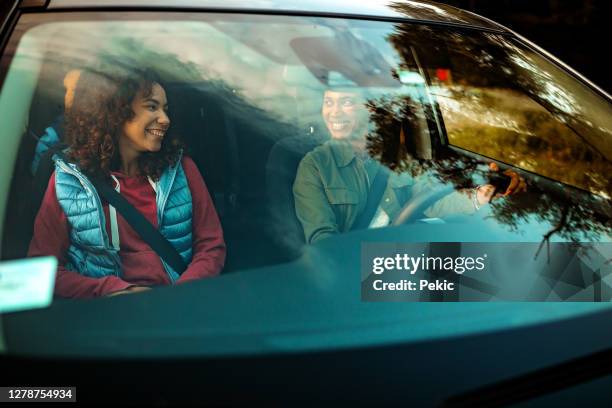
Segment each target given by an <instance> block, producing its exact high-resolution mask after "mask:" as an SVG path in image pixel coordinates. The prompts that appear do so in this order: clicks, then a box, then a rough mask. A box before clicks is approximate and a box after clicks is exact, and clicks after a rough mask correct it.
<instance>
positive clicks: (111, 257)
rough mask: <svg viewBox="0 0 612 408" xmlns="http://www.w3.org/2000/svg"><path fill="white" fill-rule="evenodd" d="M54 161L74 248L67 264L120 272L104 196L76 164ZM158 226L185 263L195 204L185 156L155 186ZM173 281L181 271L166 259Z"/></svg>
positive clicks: (92, 273) (99, 273) (83, 270)
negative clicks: (186, 174)
mask: <svg viewBox="0 0 612 408" xmlns="http://www.w3.org/2000/svg"><path fill="white" fill-rule="evenodd" d="M53 160H54V161H55V193H56V196H57V200H58V202H59V204H60V206H61V207H62V209H63V210H64V213H65V214H66V217H67V218H68V223H69V224H70V247H69V248H68V254H67V263H66V268H67V269H69V270H72V271H76V272H78V273H80V274H81V275H85V276H89V277H93V278H100V277H104V276H108V275H115V276H119V277H120V276H122V271H121V260H120V258H119V254H118V251H116V250H115V249H114V248H113V247H112V246H111V245H110V242H109V241H110V240H109V238H108V234H107V232H106V220H105V217H104V211H103V209H102V203H101V201H100V197H99V196H98V193H97V192H96V190H95V188H94V186H93V184H91V182H90V181H89V180H88V179H87V177H86V176H85V175H84V174H83V173H81V171H80V170H79V168H78V167H77V165H75V164H74V163H68V162H65V161H64V160H62V159H61V158H60V157H59V156H58V155H55V156H53ZM157 190H158V191H157V223H158V224H157V225H158V229H159V231H160V232H161V234H162V235H163V236H164V237H165V238H166V239H167V240H168V241H169V242H170V243H171V244H172V245H173V246H174V247H175V248H176V250H177V251H178V252H179V254H181V257H182V258H183V261H185V264H187V265H189V264H190V263H191V257H192V245H191V244H192V233H191V222H192V210H193V208H192V203H191V192H190V191H189V185H188V184H187V177H186V176H185V172H184V171H183V166H182V165H181V160H180V158H179V161H178V163H177V164H176V165H175V166H173V167H168V168H167V169H166V170H165V171H164V172H163V173H162V175H161V178H160V180H159V183H158V189H157ZM162 263H163V265H164V268H165V269H166V272H167V273H168V275H169V276H170V280H171V282H172V283H174V282H175V281H176V280H177V279H178V278H179V274H178V273H177V272H176V271H174V270H173V269H172V268H171V267H170V265H168V264H166V262H164V260H163V259H162Z"/></svg>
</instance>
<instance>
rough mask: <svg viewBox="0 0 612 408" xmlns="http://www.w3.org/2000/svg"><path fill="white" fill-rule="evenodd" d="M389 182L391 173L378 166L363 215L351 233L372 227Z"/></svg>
mask: <svg viewBox="0 0 612 408" xmlns="http://www.w3.org/2000/svg"><path fill="white" fill-rule="evenodd" d="M388 180H389V172H388V171H385V169H383V166H381V165H378V166H377V167H376V175H375V176H374V181H373V182H372V184H371V185H370V190H369V191H368V200H367V201H366V205H365V208H364V209H363V211H362V212H361V214H359V215H358V216H357V219H356V220H355V222H354V223H353V225H352V226H351V231H354V230H360V229H364V228H367V227H368V225H370V223H371V222H372V218H374V214H376V210H377V209H378V205H379V204H380V201H381V199H382V197H383V194H384V193H385V189H386V188H387V181H388Z"/></svg>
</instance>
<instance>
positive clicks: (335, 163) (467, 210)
mask: <svg viewBox="0 0 612 408" xmlns="http://www.w3.org/2000/svg"><path fill="white" fill-rule="evenodd" d="M364 99H365V98H363V97H362V96H361V95H360V94H359V93H356V92H355V91H354V90H350V89H349V90H347V89H328V90H326V91H325V93H324V95H323V106H322V109H321V114H322V116H323V121H324V122H325V125H326V127H327V130H328V131H329V134H330V136H331V138H330V140H329V141H327V142H326V143H324V144H323V145H321V146H319V147H317V148H316V149H314V150H313V151H311V152H309V153H308V154H307V155H306V156H305V157H304V158H303V159H302V161H301V162H300V165H299V167H298V170H297V175H296V179H295V182H294V185H293V194H294V198H295V211H296V215H297V217H298V219H299V220H300V222H301V224H302V227H303V229H304V235H305V239H306V242H307V243H314V242H316V241H319V240H321V239H323V238H326V237H328V236H330V235H333V234H338V233H341V232H347V231H349V230H351V229H358V228H375V227H384V226H387V225H389V224H390V223H391V221H392V220H393V219H394V217H395V216H396V215H397V214H398V213H399V211H400V210H401V209H402V206H403V205H404V204H405V203H406V202H407V201H408V200H409V199H410V198H411V197H414V196H416V195H418V194H419V193H421V192H423V191H426V190H427V188H428V183H427V182H422V181H420V180H419V179H415V178H413V177H412V176H410V175H409V174H406V173H403V174H396V173H393V172H390V173H391V174H389V176H388V178H387V180H386V187H385V186H384V185H383V186H382V187H383V188H384V190H381V191H382V196H381V200H380V201H379V202H378V203H375V206H376V207H375V208H376V209H375V210H374V211H373V215H372V216H371V218H370V217H369V216H368V219H366V220H365V222H364V219H363V215H364V214H365V213H367V211H366V206H367V205H366V204H367V202H368V195H369V194H370V192H371V191H374V188H373V184H375V183H376V182H375V181H374V180H379V179H380V178H377V176H378V172H379V171H384V170H382V167H383V166H381V165H380V164H379V163H378V161H376V160H375V159H372V158H371V157H370V156H369V155H368V153H367V149H366V135H367V133H368V111H367V109H366V108H365V100H364ZM516 177H517V178H518V175H517V176H516ZM519 185H520V188H521V189H523V188H524V182H522V181H521V183H517V182H513V183H512V188H509V190H517V186H519ZM494 191H495V188H494V187H493V186H492V185H489V184H487V185H483V186H479V187H478V188H477V189H475V190H473V189H468V190H460V191H454V192H452V193H450V194H448V195H446V196H445V197H443V198H441V199H440V200H438V201H437V202H435V203H434V204H433V205H431V206H430V207H429V208H428V209H427V210H426V211H425V216H427V217H430V218H435V217H443V216H448V215H459V214H473V213H474V212H476V211H478V209H479V208H480V207H481V206H483V205H485V204H487V203H488V202H489V201H490V200H491V198H492V195H493V193H494ZM511 192H513V191H506V193H505V194H509V193H511ZM368 206H369V205H368ZM360 217H361V218H360ZM357 224H361V225H360V226H357ZM356 227H357V228H356Z"/></svg>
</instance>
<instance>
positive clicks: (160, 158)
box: [65, 68, 183, 180]
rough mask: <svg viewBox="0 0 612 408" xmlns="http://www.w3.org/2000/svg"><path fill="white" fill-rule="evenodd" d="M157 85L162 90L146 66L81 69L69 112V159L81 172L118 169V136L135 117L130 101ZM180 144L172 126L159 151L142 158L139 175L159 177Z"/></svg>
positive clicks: (175, 156) (106, 173)
mask: <svg viewBox="0 0 612 408" xmlns="http://www.w3.org/2000/svg"><path fill="white" fill-rule="evenodd" d="M154 84H159V85H160V86H162V88H163V84H162V82H161V80H160V78H159V76H158V75H157V74H156V73H155V72H154V71H152V70H148V69H143V70H136V69H118V68H115V69H114V70H113V71H112V72H111V71H109V70H105V71H94V70H85V71H83V73H82V74H81V77H80V78H79V81H78V83H77V86H76V89H75V93H74V102H73V104H72V106H71V107H70V109H68V110H67V111H66V115H65V132H66V137H67V140H68V141H69V143H70V149H69V152H68V157H69V158H70V159H72V160H74V161H75V162H76V163H77V164H78V165H79V167H80V169H81V170H82V171H83V172H85V173H86V174H87V175H90V176H94V177H102V178H107V177H110V172H111V171H113V170H117V169H118V168H119V166H120V164H121V160H120V152H119V137H120V135H121V132H122V128H123V125H124V124H125V123H126V122H128V121H130V120H131V119H133V118H134V115H135V113H134V111H133V110H132V106H131V104H132V102H133V100H134V98H135V97H136V96H137V94H138V93H139V92H141V93H142V95H143V96H144V97H147V96H149V95H151V93H152V92H153V85H154ZM182 148H183V144H182V142H181V141H180V139H179V138H178V136H177V135H175V134H174V132H172V131H171V129H169V130H168V132H167V133H166V136H165V137H164V139H163V141H162V145H161V149H160V150H159V151H158V152H145V153H142V154H141V155H140V156H139V158H138V168H139V170H140V174H141V175H144V176H149V177H151V178H152V179H154V180H159V178H160V176H161V174H162V173H163V171H164V170H165V169H166V168H167V167H168V166H173V165H175V164H176V162H177V160H178V157H179V153H180V151H181V149H182Z"/></svg>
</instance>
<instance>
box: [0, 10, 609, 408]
mask: <svg viewBox="0 0 612 408" xmlns="http://www.w3.org/2000/svg"><path fill="white" fill-rule="evenodd" d="M0 7H1V9H0V10H1V11H2V13H3V14H2V21H1V22H2V27H1V35H2V37H1V41H2V42H1V43H0V44H1V49H2V56H1V65H0V82H1V83H2V89H1V92H0V123H1V124H2V141H3V149H2V153H0V155H2V160H0V197H1V199H0V232H1V234H2V235H1V236H2V241H1V243H2V247H1V252H0V255H1V259H2V260H3V261H6V262H7V263H8V262H12V264H11V265H13V267H17V268H19V265H21V268H22V269H23V270H24V271H25V270H27V269H28V268H30V269H31V268H34V267H35V266H31V265H35V264H31V263H30V264H29V263H27V262H29V261H31V260H30V259H28V258H27V255H28V246H29V244H30V240H31V239H32V235H33V223H34V219H35V216H36V214H37V213H38V209H39V207H40V201H41V199H42V194H44V191H45V188H46V186H47V182H48V180H49V177H50V173H49V172H47V173H44V172H43V173H40V172H38V171H36V172H34V173H33V172H32V169H33V168H32V162H33V160H34V157H35V152H36V145H37V143H38V141H39V138H40V135H42V134H43V133H44V131H45V128H47V127H48V126H49V124H51V123H53V121H54V120H55V118H57V117H58V116H61V115H62V113H63V109H64V106H63V103H62V101H63V98H64V89H63V86H62V79H63V78H64V75H65V74H66V73H67V72H68V71H69V70H71V69H75V68H78V69H84V68H83V67H87V66H89V65H90V64H92V63H93V62H94V61H100V60H102V61H104V62H105V63H106V64H109V65H113V64H114V65H126V66H141V65H146V66H148V67H150V68H153V69H155V70H156V71H158V72H159V73H160V75H162V76H163V78H164V83H165V86H166V91H167V94H168V101H169V113H168V115H169V117H170V118H171V119H172V126H173V127H175V129H177V131H179V133H180V134H181V135H182V136H183V138H184V141H185V145H186V146H187V149H188V152H189V154H190V156H191V157H192V158H193V161H194V162H195V164H196V165H197V167H198V169H199V171H200V173H201V174H202V176H203V178H204V180H205V182H206V185H207V187H208V190H209V192H210V194H211V196H212V199H213V201H214V204H215V208H216V210H217V213H218V214H219V217H220V220H221V224H222V226H223V230H224V236H225V240H226V244H227V248H228V252H227V260H226V264H225V268H224V270H223V272H222V273H221V275H220V276H219V277H216V278H211V279H203V280H199V281H194V282H190V283H188V284H184V285H176V286H170V287H158V288H155V289H154V290H151V291H147V292H146V293H140V294H134V295H130V296H116V297H110V298H97V299H87V300H83V299H61V298H54V299H53V301H52V302H51V304H50V305H48V306H47V307H43V308H32V309H28V310H20V311H10V312H6V313H3V314H2V315H0V319H1V323H2V326H1V327H2V330H1V331H0V340H1V339H3V340H4V341H3V342H0V344H2V345H3V346H2V348H0V350H2V367H3V372H4V373H5V374H7V375H6V376H5V378H6V380H5V381H6V383H5V385H7V386H15V387H17V386H25V385H27V386H32V387H42V386H52V385H53V386H76V388H77V389H76V393H77V394H76V395H77V401H79V402H83V401H98V402H99V401H103V402H112V401H124V402H132V403H135V402H148V403H156V404H164V403H169V402H181V401H182V402H191V403H211V404H212V403H224V404H239V403H253V402H261V403H273V404H279V403H312V402H315V401H322V402H327V403H331V402H350V403H387V404H389V403H393V402H399V401H406V402H409V403H412V404H415V405H425V406H431V405H440V404H441V405H448V406H491V405H506V404H511V403H517V402H523V403H525V404H529V403H532V404H535V405H546V404H556V405H564V404H567V403H568V402H570V401H571V402H572V403H573V404H575V403H576V401H577V400H578V399H580V401H582V403H584V404H587V403H590V404H598V405H601V406H606V405H608V404H609V403H610V397H609V396H608V395H606V393H605V392H604V391H603V390H605V389H607V388H606V387H609V385H610V376H609V375H608V374H609V373H610V368H609V367H610V364H609V357H610V345H611V344H612V331H611V330H610V329H609V327H610V325H609V321H610V318H612V309H611V308H610V307H609V305H608V303H607V302H609V301H610V300H611V299H612V281H611V280H612V275H610V272H611V271H612V270H611V266H612V265H611V264H610V256H611V254H612V246H611V244H610V242H611V224H610V219H611V214H612V206H611V204H612V202H611V195H612V179H611V178H610V174H612V165H611V160H612V119H611V118H612V98H611V97H610V95H608V94H607V93H606V92H605V91H604V90H602V89H601V88H599V87H598V86H597V85H595V84H593V83H592V82H590V81H589V80H588V79H586V78H585V77H583V76H582V75H581V74H579V73H578V72H576V71H575V70H573V69H572V68H570V67H568V66H567V65H566V64H564V63H563V62H561V61H559V60H558V59H556V58H555V57H554V56H552V55H550V54H549V53H547V52H546V51H544V50H542V49H541V48H539V47H538V46H537V45H535V44H533V43H532V42H530V41H529V40H527V39H525V38H523V37H521V36H520V35H518V34H516V33H514V32H512V31H511V30H509V29H507V28H505V27H503V26H501V25H499V24H497V23H495V22H493V21H490V20H488V19H486V18H483V17H480V16H478V15H475V14H472V13H469V12H466V11H463V10H460V9H457V8H454V7H451V6H447V5H443V4H439V3H434V2H429V1H425V0H415V1H406V0H404V1H398V2H389V1H386V0H377V1H369V2H367V3H363V4H358V3H356V2H348V1H344V0H335V1H326V2H322V1H311V2H297V1H292V0H287V1H263V0H262V1H260V0H256V1H253V0H251V1H248V2H246V1H242V0H235V1H232V2H222V1H218V0H177V1H162V0H159V1H157V0H156V1H151V0H147V1H139V0H127V1H120V0H96V1H84V0H48V1H36V0H32V1H25V0H24V1H17V0H12V1H5V2H4V3H3V4H2V5H1V6H0ZM330 90H331V91H335V92H337V93H338V94H340V95H342V98H341V99H339V100H335V99H333V98H331V99H330V100H329V101H328V100H327V99H323V96H324V95H327V94H326V92H328V91H330ZM347 95H348V96H347ZM354 95H357V96H354ZM328 103H329V109H336V110H341V109H348V110H353V109H355V110H357V109H361V111H360V112H362V116H359V118H361V119H354V118H355V117H357V116H350V117H349V116H341V115H340V114H333V115H337V116H333V115H332V119H329V118H326V117H325V113H324V114H323V116H322V111H323V112H325V109H326V108H325V106H327V105H326V104H328ZM338 104H341V105H338ZM322 105H323V108H322ZM338 106H340V107H338ZM357 120H363V122H362V123H361V125H363V126H364V128H365V129H367V138H365V139H363V140H361V142H360V143H362V146H365V150H366V151H367V154H368V158H364V159H363V160H364V161H363V162H364V163H373V165H376V166H379V167H378V168H382V169H383V170H377V172H376V173H372V174H370V175H373V174H376V177H374V178H373V180H374V181H372V180H370V178H369V177H368V186H369V187H368V188H371V190H370V189H369V190H366V193H368V194H366V195H367V200H368V202H364V199H363V197H361V196H359V194H358V192H357V191H356V190H354V189H351V188H349V187H347V186H346V185H342V183H339V182H337V180H336V181H333V180H332V181H331V182H329V183H328V184H325V185H324V186H323V187H322V188H320V189H319V190H317V191H320V192H321V197H322V199H323V200H324V201H325V200H327V201H328V202H329V208H331V209H332V210H333V214H334V215H335V216H337V214H340V213H343V212H347V211H348V212H350V211H354V209H355V208H357V207H358V206H359V205H362V206H363V207H364V208H370V207H371V208H372V209H373V210H375V211H376V215H375V216H372V217H369V218H370V220H368V222H367V223H366V224H365V226H366V227H372V228H359V229H358V228H351V227H350V226H344V227H342V228H341V227H337V231H336V230H334V231H332V233H329V234H328V236H325V237H323V236H319V235H317V234H319V232H318V231H319V230H320V229H317V228H312V231H314V232H312V233H311V232H309V231H311V227H310V226H309V224H307V223H306V221H305V220H306V218H307V213H308V212H307V211H305V210H303V208H305V207H300V206H301V205H306V204H304V203H305V201H304V198H306V199H311V198H312V197H314V196H312V195H309V194H311V192H313V191H314V190H313V187H312V186H313V185H314V184H313V183H314V182H312V179H309V180H310V181H303V180H302V179H301V178H300V177H301V175H303V174H304V173H300V172H304V171H306V170H305V168H306V167H307V163H308V160H314V159H313V158H316V157H320V156H321V155H322V154H323V153H321V152H323V149H324V146H328V145H329V143H331V142H330V137H331V139H334V138H336V136H334V135H335V134H336V133H334V132H338V134H340V133H342V132H343V131H344V130H345V129H346V128H348V127H350V126H353V124H354V121H357ZM355 123H356V122H355ZM330 133H331V136H330ZM317 155H319V156H317ZM334 157H336V156H334ZM47 158H48V159H49V157H47ZM351 160H355V163H357V160H358V159H357V156H355V158H352V159H351ZM368 160H369V161H368ZM305 163H306V164H305ZM381 165H382V166H381ZM378 171H381V172H382V171H385V172H388V173H386V174H388V176H387V177H388V178H389V183H397V185H395V187H397V188H398V190H400V191H403V192H409V194H408V197H407V198H406V199H405V200H403V201H400V202H399V203H396V207H395V209H394V213H393V214H391V213H390V212H385V211H386V210H384V208H385V207H384V205H383V202H384V200H388V199H389V197H388V196H383V192H382V190H381V193H380V194H375V193H374V187H370V186H371V185H372V184H374V185H376V184H377V182H376V179H377V178H378V174H379V173H378ZM366 175H367V173H366ZM41 180H42V181H41ZM308 183H310V184H308ZM334 183H336V184H334ZM338 183H339V184H338ZM509 183H513V186H514V187H517V186H519V185H520V186H521V188H518V189H515V190H524V191H516V194H511V195H507V196H504V197H498V196H497V194H496V193H497V192H499V193H502V194H503V193H505V192H507V191H508V190H507V189H508V184H509ZM315 184H316V183H315ZM418 186H425V187H423V188H417V187H418ZM482 186H492V188H494V189H495V192H493V190H491V192H490V197H493V198H494V199H492V200H491V201H490V202H489V203H488V204H487V203H486V202H485V203H481V202H480V201H479V198H478V197H480V196H479V195H478V194H479V192H480V191H481V190H480V187H482ZM523 186H525V187H523ZM317 188H319V187H317ZM510 189H511V190H512V187H511V188H510ZM304 191H307V192H308V193H304ZM370 197H374V198H370ZM384 197H386V198H384ZM490 197H489V198H490ZM383 198H384V199H383ZM300 200H302V201H300ZM449 200H450V201H449ZM369 201H374V204H373V205H371V204H369ZM308 202H309V203H311V204H309V205H313V204H312V201H308ZM300 208H302V210H303V212H301V213H300ZM309 208H310V210H309V211H314V212H316V211H318V210H312V208H313V207H309ZM381 208H382V209H383V211H382V212H381ZM432 209H433V210H432ZM449 209H450V210H449ZM435 210H439V211H438V212H436V211H435ZM363 212H366V210H363ZM383 212H384V214H383ZM305 214H306V215H305ZM372 214H374V212H373V213H372ZM391 215H392V216H391ZM385 216H386V219H385V220H383V221H381V224H380V225H378V224H376V223H375V222H374V221H372V222H370V221H371V219H372V218H374V219H377V220H380V219H382V218H385ZM381 217H382V218H381ZM375 224H376V225H375ZM374 226H378V228H373V227H374ZM340 232H341V233H340ZM429 260H431V261H432V262H434V264H435V262H436V261H440V265H442V263H441V262H442V261H444V262H445V264H444V265H446V262H447V260H450V261H449V262H450V266H449V267H448V268H447V267H435V268H433V269H434V270H435V271H428V270H427V268H425V265H429V264H428V262H429ZM459 260H460V261H461V263H459ZM19 262H22V263H21V264H20V263H19ZM403 262H404V263H403ZM409 262H421V264H420V266H415V265H416V264H415V263H409ZM481 264H482V265H483V268H479V267H478V266H477V265H481ZM0 265H1V264H0ZM15 265H16V266H15ZM28 265H29V266H28ZM411 266H413V268H412V269H410V267H411ZM466 268H467V270H466ZM483 269H484V272H483ZM404 281H405V282H404ZM410 282H412V284H411V283H410ZM411 285H416V288H417V289H414V290H413V289H409V287H410V286H411ZM26 300H27V299H26Z"/></svg>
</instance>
